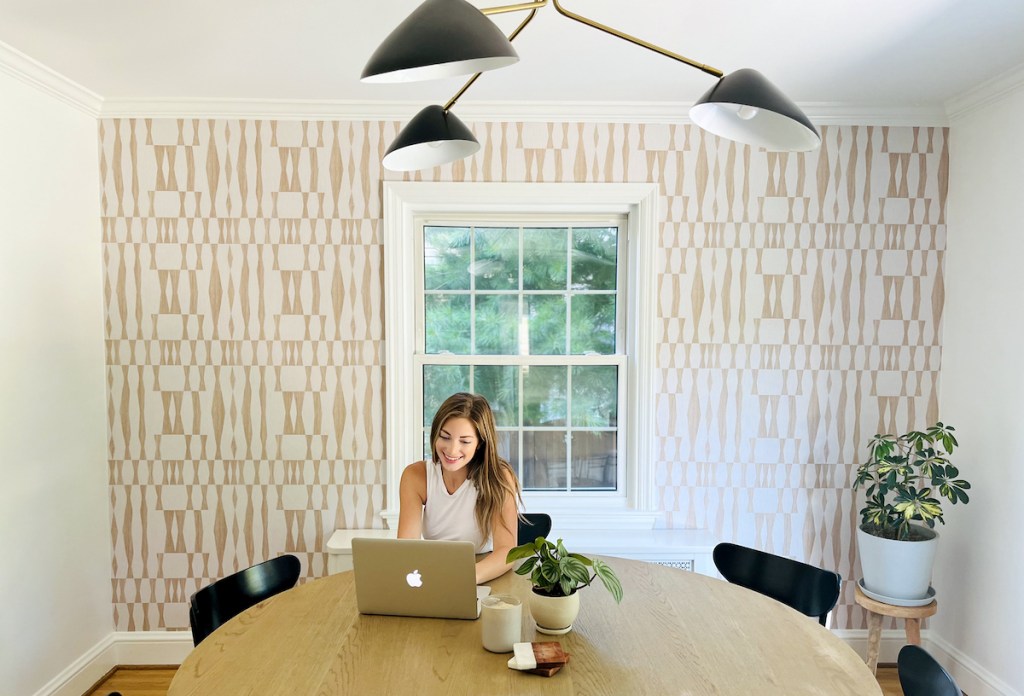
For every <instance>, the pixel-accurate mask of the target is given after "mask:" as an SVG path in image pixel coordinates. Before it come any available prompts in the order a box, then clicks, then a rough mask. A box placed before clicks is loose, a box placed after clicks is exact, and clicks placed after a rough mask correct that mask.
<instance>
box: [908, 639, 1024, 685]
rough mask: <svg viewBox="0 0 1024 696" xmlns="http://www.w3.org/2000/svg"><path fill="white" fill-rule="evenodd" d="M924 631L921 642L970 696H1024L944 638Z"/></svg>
mask: <svg viewBox="0 0 1024 696" xmlns="http://www.w3.org/2000/svg"><path fill="white" fill-rule="evenodd" d="M924 633H925V632H924V631H922V637H921V642H922V643H924V644H925V645H924V647H925V649H926V650H928V652H930V653H931V654H932V656H933V657H935V659H936V660H938V661H939V662H941V663H942V666H943V667H945V668H946V669H947V670H949V673H950V674H952V675H953V678H954V679H956V683H957V686H959V687H960V688H961V689H963V691H964V693H966V694H970V696H1022V694H1021V692H1020V691H1017V690H1016V689H1014V688H1013V687H1012V686H1010V685H1009V684H1007V683H1006V682H1004V681H1003V680H1002V679H1000V678H999V677H997V676H996V675H994V674H992V673H991V672H989V671H988V670H987V669H985V668H984V667H982V666H981V665H980V664H978V662H977V661H976V660H974V659H973V658H971V657H968V656H967V655H965V654H964V653H963V652H961V651H960V650H959V649H957V648H955V647H953V646H952V645H951V644H950V643H949V642H948V641H947V640H945V639H944V638H943V637H942V636H939V635H936V634H934V633H931V632H928V633H929V635H928V637H927V639H926V638H925V637H924Z"/></svg>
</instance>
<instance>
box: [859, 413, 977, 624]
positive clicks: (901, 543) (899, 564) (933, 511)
mask: <svg viewBox="0 0 1024 696" xmlns="http://www.w3.org/2000/svg"><path fill="white" fill-rule="evenodd" d="M954 430H955V428H953V426H951V425H944V424H943V423H941V422H939V423H936V424H935V425H933V426H931V427H930V428H928V429H927V430H924V431H918V430H912V431H910V432H908V433H906V434H904V435H898V436H897V435H875V436H874V438H872V439H871V442H870V443H869V444H868V450H869V452H870V453H871V454H870V457H869V459H868V460H867V461H866V462H864V463H863V464H861V465H860V466H859V467H858V468H857V475H856V479H855V480H854V484H853V488H854V490H857V489H860V488H864V489H865V494H866V501H865V505H864V507H863V508H861V510H860V516H861V524H860V527H859V528H858V530H857V549H858V551H859V554H860V563H861V569H862V570H863V571H864V580H863V583H864V584H863V587H862V589H864V590H866V591H867V592H869V593H872V594H874V595H878V597H876V598H880V599H883V601H888V600H890V599H892V600H895V601H893V602H890V603H893V604H909V603H923V602H926V601H930V593H929V590H930V589H931V577H932V563H933V562H934V560H935V549H936V546H937V542H938V532H936V531H935V529H934V527H935V523H936V522H941V523H942V524H945V523H946V522H945V520H944V519H943V511H942V504H943V501H942V500H941V499H940V498H944V499H946V500H948V501H949V502H950V503H952V504H956V503H967V502H968V501H969V500H970V498H969V497H968V495H967V491H968V489H970V487H971V484H970V483H968V482H967V481H965V480H964V479H962V478H959V476H960V472H959V470H958V469H957V467H955V466H953V464H951V463H950V461H949V457H950V455H951V454H952V453H953V450H954V449H955V448H956V447H957V446H958V444H959V443H958V442H957V441H956V437H955V436H954V434H953V433H954Z"/></svg>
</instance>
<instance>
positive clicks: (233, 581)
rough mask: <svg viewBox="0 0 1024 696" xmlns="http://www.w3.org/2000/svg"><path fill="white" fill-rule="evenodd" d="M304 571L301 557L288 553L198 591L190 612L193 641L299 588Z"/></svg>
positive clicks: (193, 596)
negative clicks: (297, 585) (276, 596)
mask: <svg viewBox="0 0 1024 696" xmlns="http://www.w3.org/2000/svg"><path fill="white" fill-rule="evenodd" d="M301 571H302V566H301V564H300V563H299V559H298V558H297V557H296V556H293V555H291V554H285V555H284V556H278V557H277V558H272V559H270V560H269V561H264V562H263V563H258V564H256V565H254V566H252V567H251V568H246V569H245V570H240V571H238V572H237V573H233V574H232V575H228V576H227V577H225V578H221V579H220V580H217V581H216V582H214V583H212V584H210V585H207V586H206V587H204V588H202V589H201V590H199V591H198V592H196V593H195V594H194V595H192V598H191V600H190V603H189V604H190V606H189V612H188V617H189V623H190V624H191V626H192V644H193V645H199V644H200V643H201V642H203V640H204V639H205V638H206V637H207V636H208V635H210V634H211V633H213V631H214V630H215V629H216V628H217V627H218V626H220V625H221V624H223V623H225V622H226V621H228V620H229V619H231V618H232V617H234V616H236V615H237V614H240V613H242V612H243V611H245V610H246V609H248V608H249V607H251V606H253V605H255V604H258V603H259V602H262V601H263V600H264V599H267V598H268V597H273V596H274V595H276V594H279V593H281V592H284V591H285V590H288V589H291V588H292V587H295V583H296V582H298V581H299V574H300V573H301Z"/></svg>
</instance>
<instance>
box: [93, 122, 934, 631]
mask: <svg viewBox="0 0 1024 696" xmlns="http://www.w3.org/2000/svg"><path fill="white" fill-rule="evenodd" d="M399 126H400V124H398V123H395V122H374V121H365V122H364V121H358V122H346V121H303V122H298V121H295V122H292V121H265V120H206V119H106V120H102V121H101V122H100V133H99V138H100V148H101V176H102V191H101V195H102V215H103V262H104V282H105V285H104V293H105V297H104V303H105V307H106V314H105V319H106V327H105V336H106V374H107V389H108V394H107V409H108V414H107V415H108V423H109V455H108V456H109V469H110V501H111V509H112V516H111V536H112V541H113V559H112V563H113V605H114V620H115V628H116V630H159V629H170V630H181V629H187V627H188V616H187V605H186V602H187V599H188V596H189V595H190V594H191V593H192V592H194V591H195V590H196V589H197V588H198V587H200V586H202V585H203V584H206V583H207V582H209V581H211V580H213V579H215V578H217V577H221V576H223V575H225V574H227V573H230V572H233V571H234V570H236V569H238V568H241V567H245V566H247V565H250V564H252V563H256V562H258V561H261V560H264V559H265V558H268V557H271V556H274V555H277V554H280V553H283V552H290V553H295V554H297V555H298V556H299V557H300V558H301V559H302V560H303V567H304V568H305V569H306V572H307V574H308V575H309V576H311V577H315V576H320V575H323V574H325V573H326V554H325V553H324V548H325V544H326V541H327V538H328V537H329V536H330V534H331V532H332V531H333V530H334V529H336V528H340V527H369V526H375V525H376V526H380V522H379V517H378V513H379V512H380V511H381V509H382V508H383V504H384V499H385V487H386V485H387V484H388V483H389V482H388V481H386V480H385V472H386V466H385V461H386V453H385V451H384V441H385V433H384V380H385V379H386V366H385V364H384V357H383V356H384V340H385V338H386V337H385V336H384V335H383V316H384V304H383V265H382V256H383V247H382V238H381V223H382V219H381V180H382V179H384V178H389V179H398V178H401V177H399V176H397V175H394V174H390V173H385V172H384V170H382V169H381V167H380V159H381V156H382V154H383V152H384V149H385V148H386V146H387V144H388V143H389V142H390V141H391V140H392V138H394V136H395V135H396V134H397V131H398V128H399ZM474 130H475V131H476V133H477V135H478V136H479V138H480V141H481V143H482V150H481V152H480V153H479V154H478V155H477V156H476V157H474V158H473V159H471V160H470V161H468V162H461V163H456V164H454V165H450V166H447V167H442V168H439V169H436V170H430V171H427V172H417V173H413V174H409V175H406V177H405V178H407V179H409V180H444V181H509V182H655V183H658V184H659V185H660V189H661V195H662V197H663V198H662V200H661V214H662V221H661V238H660V240H659V251H658V258H659V267H658V277H657V307H658V327H659V335H658V343H657V353H658V363H657V380H658V389H657V393H656V394H654V395H653V397H652V398H654V399H656V404H655V405H656V416H657V419H658V420H657V438H658V442H657V443H656V447H655V451H656V453H657V463H656V476H657V495H658V497H659V500H660V504H661V507H662V509H664V510H665V511H666V522H667V524H668V525H669V526H673V527H699V528H708V529H710V530H711V531H712V532H713V533H714V534H715V536H717V537H718V538H720V539H723V540H737V541H740V542H742V543H748V544H755V545H757V546H759V547H761V548H764V549H767V550H771V551H774V552H776V553H781V554H784V555H790V556H794V557H798V558H802V559H804V560H807V561H809V562H812V563H818V564H822V565H825V566H828V567H832V568H835V569H837V570H839V572H840V573H842V575H843V577H844V578H846V579H851V578H854V577H855V576H856V573H857V571H858V569H857V567H856V565H855V562H856V559H855V548H854V546H853V543H852V539H853V530H854V528H855V522H856V519H855V513H856V507H857V506H856V502H855V501H854V497H853V495H852V493H851V492H850V490H849V484H850V481H851V477H852V471H853V468H854V467H855V466H856V464H857V462H858V461H859V460H860V459H862V457H863V447H864V445H865V444H866V442H867V438H868V437H870V436H871V435H872V434H874V433H875V432H879V431H886V432H891V431H894V430H899V431H901V432H902V431H905V430H907V429H908V428H910V427H921V426H924V425H926V424H927V423H929V422H931V421H933V420H934V419H935V418H936V417H937V416H938V413H937V403H938V398H937V396H938V384H937V382H936V380H937V376H938V374H939V367H940V359H941V341H940V339H941V317H942V306H943V281H942V267H943V252H944V249H945V233H946V227H945V198H946V183H947V161H948V140H947V137H948V132H947V130H946V129H943V128H912V127H872V126H850V127H838V126H829V127H825V128H823V129H822V137H823V142H822V146H821V148H820V149H819V150H817V151H815V152H811V153H806V154H777V153H765V152H755V151H752V150H751V149H750V148H746V147H740V146H737V145H735V144H733V143H729V142H727V141H724V140H720V139H718V138H715V137H713V136H708V135H706V134H705V133H704V132H703V131H701V130H700V129H698V128H695V127H692V126H687V125H656V124H646V125H645V124H593V123H580V124H573V123H551V124H545V123H480V124H475V125H474ZM850 587H851V586H850V585H848V584H847V583H844V588H845V592H844V597H843V599H842V600H841V605H840V607H839V608H838V610H837V612H836V614H835V618H834V624H833V625H836V626H838V627H841V628H856V627H861V626H863V625H864V622H863V616H862V614H861V613H860V609H859V608H858V607H856V606H855V605H854V604H853V601H852V589H850Z"/></svg>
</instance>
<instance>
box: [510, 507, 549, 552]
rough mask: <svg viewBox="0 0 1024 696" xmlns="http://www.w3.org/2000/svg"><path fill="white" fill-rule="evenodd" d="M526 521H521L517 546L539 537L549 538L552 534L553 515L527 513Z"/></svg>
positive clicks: (525, 514)
mask: <svg viewBox="0 0 1024 696" xmlns="http://www.w3.org/2000/svg"><path fill="white" fill-rule="evenodd" d="M523 517H524V518H525V519H520V520H519V534H518V535H516V544H518V545H520V546H521V545H523V544H525V543H527V542H530V541H533V540H534V539H536V538H537V537H539V536H542V537H545V538H546V537H547V535H548V534H550V533H551V515H549V514H547V513H546V512H525V513H523Z"/></svg>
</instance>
